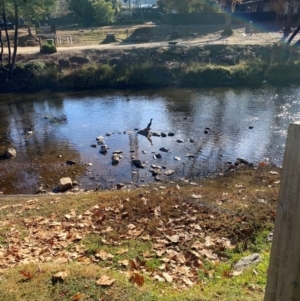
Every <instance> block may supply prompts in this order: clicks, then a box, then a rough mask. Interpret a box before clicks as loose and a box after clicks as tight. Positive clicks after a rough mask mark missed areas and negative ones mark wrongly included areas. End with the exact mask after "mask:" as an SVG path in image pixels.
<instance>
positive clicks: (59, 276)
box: [52, 271, 69, 283]
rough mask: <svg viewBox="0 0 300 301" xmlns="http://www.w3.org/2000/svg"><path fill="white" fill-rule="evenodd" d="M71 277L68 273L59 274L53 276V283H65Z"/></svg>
mask: <svg viewBox="0 0 300 301" xmlns="http://www.w3.org/2000/svg"><path fill="white" fill-rule="evenodd" d="M68 276H69V273H68V272H65V271H64V272H63V271H62V272H58V273H56V274H55V275H52V283H57V282H64V281H65V279H66V278H67V277H68Z"/></svg>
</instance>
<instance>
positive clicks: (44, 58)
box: [0, 44, 300, 92]
mask: <svg viewBox="0 0 300 301" xmlns="http://www.w3.org/2000/svg"><path fill="white" fill-rule="evenodd" d="M298 59H299V54H298V51H297V50H295V49H292V50H291V51H290V52H289V53H288V57H287V56H286V54H285V53H284V50H283V47H282V46H281V45H280V44H274V45H264V46H259V45H223V44H214V45H209V44H207V45H204V46H193V47H192V46H163V47H155V48H137V49H134V48H133V49H132V48H131V49H117V48H113V49H101V50H100V49H85V50H79V49H76V50H71V49H70V51H68V52H58V53H55V54H51V55H45V54H40V53H36V54H20V55H19V56H18V64H17V66H16V69H15V74H14V77H13V78H12V79H9V80H8V79H7V78H6V75H5V70H4V67H2V72H1V73H0V89H1V91H3V92H11V91H25V90H31V91H32V90H35V91H36V90H41V89H45V88H51V89H56V90H59V89H67V90H68V89H91V88H101V89H107V88H116V89H125V88H135V89H136V88H140V89H141V88H159V87H166V86H178V87H218V86H247V85H252V84H259V83H262V82H266V81H267V82H285V81H286V82H287V81H292V80H297V79H299V77H300V75H299V72H298V68H299V62H298Z"/></svg>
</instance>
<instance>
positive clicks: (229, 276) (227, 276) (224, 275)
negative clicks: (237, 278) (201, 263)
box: [222, 270, 232, 278]
mask: <svg viewBox="0 0 300 301" xmlns="http://www.w3.org/2000/svg"><path fill="white" fill-rule="evenodd" d="M222 275H223V277H225V278H231V277H232V273H231V271H230V270H225V271H223V273H222Z"/></svg>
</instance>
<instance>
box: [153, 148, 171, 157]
mask: <svg viewBox="0 0 300 301" xmlns="http://www.w3.org/2000/svg"><path fill="white" fill-rule="evenodd" d="M159 150H160V151H161V152H165V153H167V152H168V151H169V150H170V149H169V148H165V147H161V148H160V149H159ZM156 158H158V157H157V155H156Z"/></svg>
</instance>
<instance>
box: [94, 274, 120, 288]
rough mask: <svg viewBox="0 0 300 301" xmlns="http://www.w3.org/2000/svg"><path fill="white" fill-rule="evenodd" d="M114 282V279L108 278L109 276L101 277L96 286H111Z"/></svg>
mask: <svg viewBox="0 0 300 301" xmlns="http://www.w3.org/2000/svg"><path fill="white" fill-rule="evenodd" d="M115 281H116V279H113V278H110V277H109V276H106V275H102V276H101V277H100V278H99V279H98V280H97V281H96V284H97V285H101V286H111V285H112V284H113V283H114V282H115Z"/></svg>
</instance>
